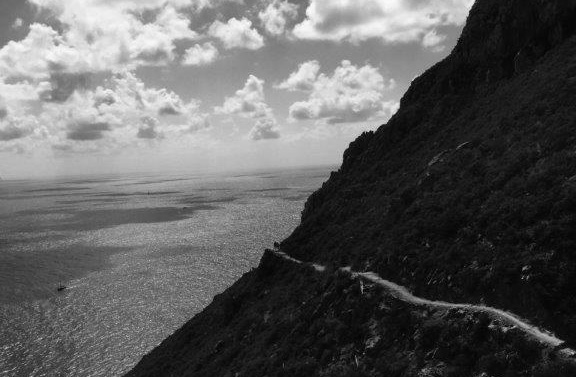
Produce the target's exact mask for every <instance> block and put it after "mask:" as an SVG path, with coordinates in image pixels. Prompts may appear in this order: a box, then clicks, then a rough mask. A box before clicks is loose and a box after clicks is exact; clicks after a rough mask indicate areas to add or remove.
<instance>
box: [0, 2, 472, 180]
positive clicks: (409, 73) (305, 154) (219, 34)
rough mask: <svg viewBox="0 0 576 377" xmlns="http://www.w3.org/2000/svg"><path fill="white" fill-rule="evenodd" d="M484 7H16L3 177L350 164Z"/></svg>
mask: <svg viewBox="0 0 576 377" xmlns="http://www.w3.org/2000/svg"><path fill="white" fill-rule="evenodd" d="M472 3H473V0H1V2H0V177H4V178H33V177H40V176H58V175H74V174H86V173H123V172H134V171H146V172H165V171H190V172H195V171H224V170H235V169H242V170H246V169H263V168H275V167H284V166H301V165H319V164H331V163H338V162H340V160H341V155H342V153H343V151H344V149H345V148H346V146H347V145H348V144H349V143H350V142H351V141H352V140H353V139H354V138H355V137H356V136H357V135H359V134H360V133H361V132H363V131H366V130H373V129H376V128H377V127H378V126H380V125H381V124H383V123H385V122H386V121H387V120H388V119H389V118H390V116H391V115H392V114H393V113H394V112H395V111H396V110H397V108H398V103H399V100H400V98H401V96H402V94H403V93H404V92H405V91H406V89H407V88H408V86H409V85H410V82H411V81H412V80H413V79H414V78H415V77H416V76H418V75H419V74H421V73H422V72H423V71H424V70H425V69H427V68H428V67H430V66H431V65H433V64H434V63H435V62H437V61H439V60H441V59H442V58H444V57H445V56H446V55H447V54H448V53H449V51H450V49H451V48H452V47H453V46H454V45H455V43H456V41H457V38H458V36H459V34H460V32H461V29H462V26H463V24H464V22H465V20H466V16H467V14H468V11H469V9H470V7H471V5H472Z"/></svg>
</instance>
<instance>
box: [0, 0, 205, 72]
mask: <svg viewBox="0 0 576 377" xmlns="http://www.w3.org/2000/svg"><path fill="white" fill-rule="evenodd" d="M30 1H31V2H32V3H33V4H35V5H37V6H38V7H39V8H40V9H43V10H47V11H48V12H50V13H51V14H52V15H53V16H54V18H55V19H57V20H58V21H59V23H60V24H61V26H62V27H61V28H60V29H59V31H57V30H55V29H54V28H52V27H50V26H48V25H45V24H40V23H34V24H32V25H30V31H29V33H28V35H27V36H26V37H25V38H24V39H23V40H21V41H11V42H9V43H8V44H6V45H5V46H4V47H3V48H2V49H0V76H3V77H7V78H16V79H21V78H26V79H47V78H49V77H50V76H51V75H52V74H53V73H54V72H63V73H82V72H108V71H115V70H120V69H126V68H128V69H133V68H136V67H138V66H141V65H159V64H165V63H167V62H171V61H174V60H175V58H176V55H175V48H176V42H177V41H180V40H193V39H195V38H196V37H197V33H196V32H194V31H193V30H191V29H190V20H189V18H188V17H187V16H186V15H185V14H184V13H183V11H181V10H180V8H178V6H184V5H190V3H189V2H187V1H152V0H147V1H141V2H136V1H117V2H110V1H107V0H87V1H72V2H70V1H67V0H30ZM153 7H157V8H153ZM145 9H152V10H151V11H150V12H151V14H152V16H151V19H150V20H147V21H146V22H145V21H144V20H143V19H142V17H141V16H140V14H141V12H142V11H143V10H145Z"/></svg>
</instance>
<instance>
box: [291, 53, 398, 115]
mask: <svg viewBox="0 0 576 377" xmlns="http://www.w3.org/2000/svg"><path fill="white" fill-rule="evenodd" d="M318 71H319V65H318V63H317V62H315V61H311V62H307V63H304V64H302V65H301V66H300V68H299V69H298V71H296V72H294V73H293V74H291V75H290V77H289V78H288V79H287V80H286V81H284V82H283V83H281V84H280V85H279V87H280V88H283V89H286V90H304V91H306V92H308V100H306V101H301V102H296V103H294V104H292V106H290V118H291V119H292V120H309V119H325V120H326V121H327V123H329V124H335V123H352V122H361V121H366V120H369V119H372V118H375V117H379V116H386V115H390V114H391V113H392V112H393V111H395V110H396V107H397V103H396V102H394V101H389V102H386V101H384V99H383V97H384V93H385V91H386V90H389V89H391V88H393V87H394V85H395V83H394V80H385V79H384V77H383V76H382V75H381V74H380V73H379V72H378V70H377V69H376V68H374V67H372V66H370V65H365V66H363V67H360V68H358V67H356V66H355V65H353V64H352V63H350V62H349V61H347V60H344V61H342V63H341V65H340V66H339V67H338V68H336V70H335V71H334V73H333V74H332V75H331V76H328V75H326V74H323V73H321V74H318ZM304 73H306V74H304Z"/></svg>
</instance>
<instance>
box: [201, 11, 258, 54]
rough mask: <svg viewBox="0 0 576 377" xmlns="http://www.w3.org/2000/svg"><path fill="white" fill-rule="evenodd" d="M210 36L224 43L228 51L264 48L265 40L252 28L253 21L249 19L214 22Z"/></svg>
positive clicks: (209, 32)
mask: <svg viewBox="0 0 576 377" xmlns="http://www.w3.org/2000/svg"><path fill="white" fill-rule="evenodd" d="M208 34H209V35H210V36H212V37H215V38H218V39H219V40H220V41H222V43H223V44H224V47H225V48H226V49H228V50H229V49H233V48H245V49H249V50H258V49H260V48H262V47H264V38H263V37H262V36H261V35H260V34H259V33H258V31H257V30H256V29H253V28H252V21H250V20H248V19H247V18H242V19H241V20H238V19H236V18H231V19H229V20H228V22H227V23H222V22H220V21H218V20H217V21H214V23H213V24H212V25H210V28H209V30H208Z"/></svg>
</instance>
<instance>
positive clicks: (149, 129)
mask: <svg viewBox="0 0 576 377" xmlns="http://www.w3.org/2000/svg"><path fill="white" fill-rule="evenodd" d="M159 124H160V122H159V121H158V119H156V118H154V117H151V116H145V117H143V118H142V124H141V125H140V127H139V128H138V134H137V135H136V136H137V137H138V138H139V139H158V138H162V133H160V132H158V129H157V128H158V125H159Z"/></svg>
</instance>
